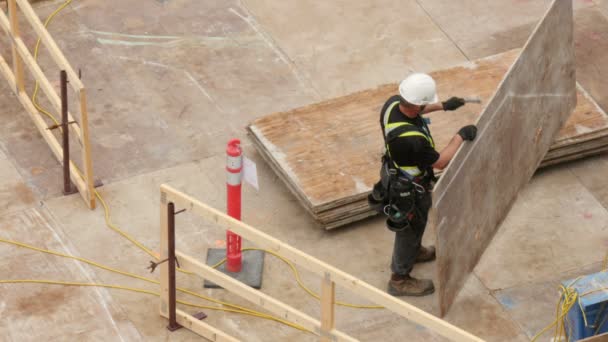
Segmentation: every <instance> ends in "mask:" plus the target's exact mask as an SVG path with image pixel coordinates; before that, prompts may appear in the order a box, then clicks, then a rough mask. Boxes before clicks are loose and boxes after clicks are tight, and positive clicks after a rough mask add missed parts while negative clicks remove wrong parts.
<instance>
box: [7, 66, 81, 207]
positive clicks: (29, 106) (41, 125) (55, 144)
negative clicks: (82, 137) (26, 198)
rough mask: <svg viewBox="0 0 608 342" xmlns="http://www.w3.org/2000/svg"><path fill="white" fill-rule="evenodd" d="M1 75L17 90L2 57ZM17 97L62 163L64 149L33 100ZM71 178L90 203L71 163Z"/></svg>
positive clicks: (25, 95)
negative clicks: (48, 127)
mask: <svg viewBox="0 0 608 342" xmlns="http://www.w3.org/2000/svg"><path fill="white" fill-rule="evenodd" d="M0 73H2V75H3V76H4V78H5V79H6V80H7V81H8V83H9V85H10V86H11V88H12V89H16V87H17V85H16V83H15V76H14V75H13V72H12V70H11V68H10V67H9V66H8V64H7V63H6V61H5V60H4V58H3V57H2V56H0ZM16 95H17V98H18V99H19V102H21V104H22V105H23V107H24V108H25V110H26V111H27V113H28V114H29V116H30V118H31V119H32V120H33V121H34V124H35V125H36V127H37V128H38V131H39V132H40V134H41V135H42V137H43V138H44V140H45V141H46V142H47V144H48V145H49V147H50V148H51V151H52V152H53V154H54V155H55V157H57V159H58V160H60V161H61V160H62V158H63V149H62V148H61V145H60V144H59V141H58V140H57V138H56V137H55V136H54V135H53V133H51V131H50V130H48V129H47V124H46V122H45V121H44V120H42V118H41V117H40V114H38V110H37V109H36V107H34V104H33V103H32V100H31V99H30V98H29V96H27V94H26V93H24V92H18V93H17V94H16ZM70 177H71V179H72V182H74V185H75V186H76V187H77V188H78V191H79V192H80V195H81V196H82V197H83V199H84V200H85V202H87V203H89V201H90V196H89V194H90V193H89V191H88V189H87V183H86V181H85V180H84V179H83V178H82V177H81V176H80V174H79V173H78V172H77V168H76V165H75V164H74V163H73V162H71V161H70Z"/></svg>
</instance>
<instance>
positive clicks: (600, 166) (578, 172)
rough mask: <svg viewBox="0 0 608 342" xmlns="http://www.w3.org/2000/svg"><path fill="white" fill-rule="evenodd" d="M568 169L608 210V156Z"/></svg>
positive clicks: (574, 165) (596, 157) (586, 160)
mask: <svg viewBox="0 0 608 342" xmlns="http://www.w3.org/2000/svg"><path fill="white" fill-rule="evenodd" d="M569 169H570V170H571V171H572V173H573V174H574V175H575V176H576V178H577V179H578V180H579V181H580V182H581V183H582V184H583V185H584V186H585V187H586V188H587V190H588V191H589V192H591V193H592V194H593V196H594V197H595V199H596V200H597V201H598V202H600V203H601V205H602V206H604V208H607V209H608V182H606V175H607V174H608V173H607V172H608V154H602V155H599V156H595V157H591V158H587V159H585V160H582V161H581V162H579V163H575V164H572V165H570V166H569ZM607 247H608V246H607Z"/></svg>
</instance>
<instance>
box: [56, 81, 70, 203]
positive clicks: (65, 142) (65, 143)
mask: <svg viewBox="0 0 608 342" xmlns="http://www.w3.org/2000/svg"><path fill="white" fill-rule="evenodd" d="M59 78H60V82H61V137H62V147H63V194H64V195H69V194H73V193H74V190H73V189H72V181H71V180H70V133H69V129H68V125H69V124H70V123H69V122H68V77H67V73H66V72H65V70H61V71H60V73H59Z"/></svg>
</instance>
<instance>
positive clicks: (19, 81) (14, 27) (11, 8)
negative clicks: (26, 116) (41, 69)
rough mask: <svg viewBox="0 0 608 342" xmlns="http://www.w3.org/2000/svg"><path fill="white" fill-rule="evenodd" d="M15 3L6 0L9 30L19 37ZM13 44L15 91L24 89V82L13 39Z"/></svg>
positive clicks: (21, 65) (11, 0) (21, 63)
mask: <svg viewBox="0 0 608 342" xmlns="http://www.w3.org/2000/svg"><path fill="white" fill-rule="evenodd" d="M17 14H18V12H17V3H16V2H15V0H8V15H9V20H10V23H11V31H12V32H13V36H14V37H15V38H18V37H19V16H18V15H17ZM12 45H13V72H14V73H15V84H16V85H17V90H16V91H17V93H20V92H23V91H25V84H24V80H23V61H22V60H21V56H20V55H19V51H17V44H16V42H15V40H13V41H12Z"/></svg>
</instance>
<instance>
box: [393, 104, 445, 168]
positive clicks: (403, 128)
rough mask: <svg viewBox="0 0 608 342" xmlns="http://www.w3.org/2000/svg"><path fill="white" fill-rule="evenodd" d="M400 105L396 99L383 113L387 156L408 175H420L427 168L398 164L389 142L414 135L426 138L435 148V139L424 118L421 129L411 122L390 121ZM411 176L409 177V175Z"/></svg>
mask: <svg viewBox="0 0 608 342" xmlns="http://www.w3.org/2000/svg"><path fill="white" fill-rule="evenodd" d="M397 105H399V101H395V102H393V103H391V104H390V105H389V106H388V108H387V109H386V111H385V112H384V113H383V117H382V121H383V123H384V145H385V148H386V153H385V154H386V157H387V158H388V159H390V160H391V161H392V163H393V165H394V166H395V167H396V168H397V169H399V170H401V171H403V172H402V173H403V174H404V175H405V176H406V177H407V176H408V175H409V176H412V177H419V176H422V175H423V174H424V172H425V171H426V170H420V168H419V167H418V166H416V165H405V166H400V165H397V163H396V162H395V161H393V159H392V158H391V153H390V149H389V144H390V143H391V142H393V141H394V140H395V139H397V138H401V137H412V136H419V137H423V138H425V139H426V140H427V141H428V142H429V143H430V144H431V146H432V147H433V148H435V141H434V140H433V137H431V134H430V131H429V129H428V127H427V125H426V122H425V121H424V120H423V128H422V129H420V128H419V127H418V126H416V125H413V124H411V123H409V122H403V121H402V122H393V123H389V119H390V115H391V112H392V111H393V109H394V108H395V106H397ZM408 178H409V177H408Z"/></svg>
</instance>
